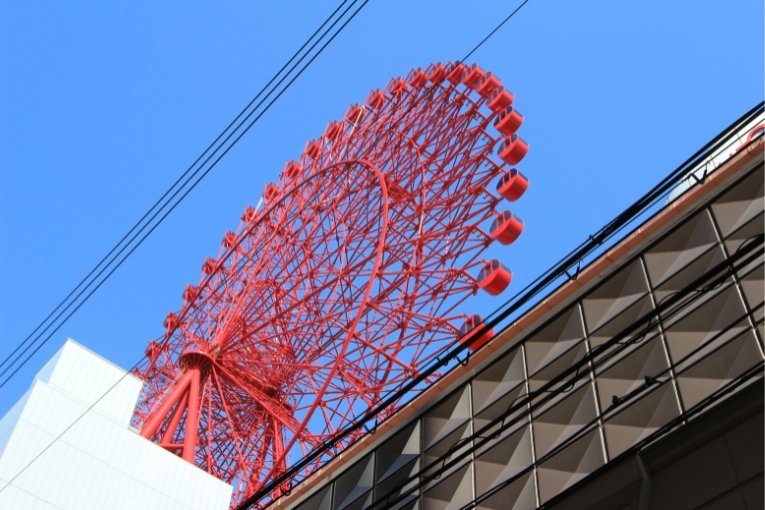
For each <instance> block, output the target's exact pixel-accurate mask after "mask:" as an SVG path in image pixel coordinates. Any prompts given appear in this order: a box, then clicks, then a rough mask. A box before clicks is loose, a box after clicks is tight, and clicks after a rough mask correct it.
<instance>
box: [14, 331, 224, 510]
mask: <svg viewBox="0 0 765 510" xmlns="http://www.w3.org/2000/svg"><path fill="white" fill-rule="evenodd" d="M140 391H141V381H140V380H139V379H138V378H136V377H134V376H132V375H130V374H126V372H125V371H124V370H122V369H121V368H119V367H117V366H115V365H113V364H111V363H110V362H108V361H106V360H105V359H103V358H101V357H99V356H98V355H96V354H95V353H93V352H91V351H89V350H87V349H85V348H84V347H83V346H81V345H79V344H77V343H76V342H74V341H72V340H67V341H66V343H65V344H64V345H63V347H61V349H60V350H59V351H58V352H57V353H56V355H55V356H53V358H52V359H51V360H50V361H48V363H47V364H46V365H45V366H44V367H43V368H42V369H41V370H40V372H39V373H38V374H37V376H36V377H35V381H34V383H33V384H32V387H31V388H30V389H29V391H28V392H27V393H26V394H25V395H24V397H23V398H21V399H20V400H19V401H18V402H17V403H16V405H15V406H14V407H13V408H12V409H11V410H10V411H9V412H8V413H7V414H6V415H5V416H4V417H3V418H2V419H0V508H2V509H7V510H11V509H13V510H15V509H23V510H26V509H40V510H43V509H44V510H51V509H65V510H69V509H72V510H74V509H76V510H84V509H105V508H109V509H126V510H127V509H131V510H132V509H147V510H148V509H162V510H165V509H205V510H208V509H213V510H214V509H220V510H224V509H227V508H228V507H229V502H230V498H231V486H230V485H228V484H226V483H224V482H222V481H220V480H218V479H217V478H215V477H213V476H211V475H209V474H208V473H206V472H204V471H202V470H201V469H199V468H197V467H196V466H194V465H192V464H190V463H188V462H186V461H184V460H182V459H181V458H179V457H177V456H175V455H173V454H172V453H170V452H168V451H166V450H164V449H162V448H160V447H159V446H157V445H155V444H154V443H152V442H150V441H147V440H146V439H144V438H142V437H141V436H140V435H139V434H138V432H137V431H136V430H134V429H133V428H131V427H130V418H131V415H132V413H133V409H134V408H135V405H136V401H137V399H138V396H139V393H140ZM104 394H106V396H103V395H104ZM102 396H103V398H102ZM99 399H100V400H99ZM91 406H92V409H89V408H90V407H91ZM83 413H84V414H83ZM59 436H61V437H59Z"/></svg>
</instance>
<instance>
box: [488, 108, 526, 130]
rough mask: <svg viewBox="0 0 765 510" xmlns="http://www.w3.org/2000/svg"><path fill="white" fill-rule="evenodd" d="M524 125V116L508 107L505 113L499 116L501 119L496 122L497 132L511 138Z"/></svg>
mask: <svg viewBox="0 0 765 510" xmlns="http://www.w3.org/2000/svg"><path fill="white" fill-rule="evenodd" d="M522 123H523V115H521V114H520V113H518V111H517V110H516V109H515V108H513V107H512V106H510V107H508V108H507V109H506V110H505V111H503V112H502V113H500V114H499V117H498V118H497V120H496V121H494V127H495V128H497V131H499V132H500V133H502V134H503V135H505V136H510V135H512V134H513V133H515V132H516V131H518V128H519V127H521V124H522Z"/></svg>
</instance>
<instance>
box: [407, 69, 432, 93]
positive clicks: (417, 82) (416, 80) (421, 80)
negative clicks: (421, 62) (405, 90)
mask: <svg viewBox="0 0 765 510" xmlns="http://www.w3.org/2000/svg"><path fill="white" fill-rule="evenodd" d="M426 83H428V75H427V74H426V73H425V71H423V70H422V69H417V70H416V71H415V72H414V74H413V75H412V79H411V80H409V84H410V85H411V86H412V87H417V88H419V87H422V86H424V85H425V84H426Z"/></svg>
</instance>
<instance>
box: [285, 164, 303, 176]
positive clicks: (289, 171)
mask: <svg viewBox="0 0 765 510" xmlns="http://www.w3.org/2000/svg"><path fill="white" fill-rule="evenodd" d="M282 173H283V174H284V177H286V178H287V179H295V178H297V177H299V176H300V174H302V173H303V167H302V166H300V165H299V164H298V163H296V162H294V161H287V164H286V165H284V170H283V172H282Z"/></svg>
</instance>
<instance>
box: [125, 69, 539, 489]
mask: <svg viewBox="0 0 765 510" xmlns="http://www.w3.org/2000/svg"><path fill="white" fill-rule="evenodd" d="M512 99H513V97H512V95H511V94H510V93H509V92H507V91H506V90H504V88H503V87H502V86H501V84H500V82H499V81H498V80H497V78H496V77H494V76H492V75H491V74H490V73H486V72H484V71H483V70H481V69H480V68H478V67H476V66H472V67H467V66H465V65H463V64H461V63H453V64H446V65H442V64H435V65H432V66H430V67H429V68H428V69H427V70H420V69H417V70H413V71H411V72H410V73H409V74H408V75H407V76H406V77H405V78H397V79H394V80H391V82H390V83H389V85H388V87H387V88H386V90H384V91H372V92H371V93H370V95H369V97H368V99H367V101H366V103H365V104H364V105H353V106H351V107H350V109H349V110H348V113H347V115H346V116H345V118H344V119H343V120H342V121H339V122H331V123H330V124H329V125H328V126H327V128H326V131H325V132H324V135H323V136H321V137H320V138H318V139H316V140H313V141H310V142H309V143H308V144H307V146H306V149H305V151H304V152H303V154H302V156H301V157H300V159H298V160H296V161H293V162H289V163H287V165H286V166H285V169H284V171H283V172H282V174H281V175H280V178H279V180H278V182H277V183H275V184H271V185H268V186H267V187H266V189H265V191H264V193H263V199H262V203H261V204H260V207H259V208H251V207H248V208H247V209H246V210H245V212H244V216H243V217H242V222H241V224H240V225H239V228H238V229H237V230H236V231H235V232H228V233H226V234H225V236H224V239H223V245H222V247H221V249H220V252H219V253H218V256H217V257H215V258H210V259H208V260H206V261H205V262H204V265H203V268H202V277H201V280H200V282H199V284H198V285H196V286H193V285H189V286H188V287H187V288H186V290H185V292H184V293H183V298H184V304H183V307H182V308H181V310H180V311H179V312H177V313H171V314H169V315H168V317H167V319H166V321H165V326H166V328H167V332H166V334H165V336H164V337H162V338H160V339H158V340H156V341H153V342H151V343H150V344H149V347H148V349H147V352H146V354H147V357H146V361H145V363H144V365H143V366H142V367H141V368H140V370H139V371H138V372H139V374H140V375H141V377H142V378H143V379H144V380H145V381H146V384H145V388H144V394H143V397H142V399H141V403H140V405H139V407H138V409H137V410H136V418H135V422H136V424H137V425H139V426H140V427H141V433H142V435H144V436H145V437H147V438H150V439H152V440H153V441H155V442H157V443H159V444H160V445H162V446H163V447H164V448H166V449H168V450H170V451H173V452H176V453H177V454H178V455H180V456H182V457H183V458H185V459H187V460H188V461H190V462H193V463H195V464H196V465H197V466H199V467H200V468H202V469H205V470H207V471H208V472H210V473H212V474H213V475H215V476H217V477H219V478H220V479H222V480H224V481H226V482H229V483H231V484H232V485H233V486H234V502H236V501H240V500H241V499H242V498H243V497H245V496H247V495H249V494H252V493H254V492H255V491H257V490H258V489H259V488H261V487H262V486H263V485H264V484H265V483H266V482H268V481H269V480H271V479H273V478H274V477H275V476H278V475H280V474H281V473H283V472H284V471H285V470H286V469H288V468H289V466H290V465H291V464H293V463H294V462H296V461H297V460H299V459H300V458H302V457H303V456H304V455H305V454H306V453H308V452H309V451H311V450H312V449H314V448H315V447H317V446H318V445H320V444H322V443H323V442H324V441H325V440H327V439H328V438H331V437H333V435H335V434H336V433H337V432H338V431H339V430H341V429H342V428H343V427H344V426H346V425H347V424H348V423H350V422H351V421H352V419H353V417H354V416H357V415H359V414H361V412H362V411H364V410H366V409H368V408H369V407H370V406H374V405H375V404H376V403H378V402H379V401H380V400H381V398H382V397H383V396H384V395H386V393H388V392H390V391H391V389H393V388H396V387H398V386H399V385H401V384H402V383H403V382H405V381H407V380H408V379H409V378H411V377H412V376H413V375H415V374H418V370H419V369H420V367H422V366H424V364H425V363H427V362H428V360H431V359H433V356H436V355H437V354H438V353H439V352H443V351H444V350H446V349H449V348H450V347H453V346H454V342H455V341H456V340H458V339H463V340H464V339H465V338H467V337H468V336H469V335H468V334H467V333H469V331H471V330H472V329H473V328H474V327H477V326H479V325H480V323H481V319H480V317H477V316H471V317H467V321H465V319H466V316H465V315H462V314H461V313H460V311H459V308H460V304H461V303H462V302H463V301H464V300H465V299H466V298H468V297H469V296H471V295H473V294H475V293H476V292H477V291H478V290H479V289H480V288H484V289H485V290H487V291H489V292H491V293H492V294H496V293H498V292H499V291H501V290H502V289H503V288H504V287H506V286H507V284H508V283H509V280H510V273H509V271H507V270H505V269H504V268H503V267H502V266H501V265H500V264H499V263H498V262H497V261H494V263H493V264H492V263H491V262H488V263H487V262H486V261H484V260H482V259H481V254H482V252H483V251H484V250H485V249H486V248H487V247H488V246H489V245H490V243H492V242H494V241H495V240H498V241H500V242H503V243H505V244H507V243H509V242H512V241H513V240H514V239H515V238H516V237H517V236H518V234H520V231H521V228H522V223H521V222H520V221H519V220H518V219H517V218H515V217H514V216H513V215H512V213H509V212H508V211H498V210H497V208H498V206H499V205H500V204H501V202H502V201H503V197H505V198H508V199H515V198H518V197H519V196H520V195H521V194H522V193H523V191H524V190H525V187H526V184H527V181H526V180H525V178H523V176H522V175H521V174H519V173H518V172H517V171H516V170H515V169H510V168H509V166H510V165H511V164H515V163H517V162H518V161H520V159H521V158H522V157H523V155H525V152H526V149H527V146H526V144H525V143H524V142H523V141H522V140H521V139H520V138H518V137H517V136H516V135H515V130H516V129H517V128H518V126H519V125H520V123H521V120H522V117H521V116H520V115H519V114H518V113H517V112H516V111H515V110H513V108H512V106H511V103H512ZM495 154H496V155H495ZM497 182H498V183H499V184H497ZM492 220H493V223H492ZM463 322H464V323H465V326H463V328H462V333H460V331H459V329H458V328H459V325H460V324H462V323H463ZM455 323H456V325H455ZM480 340H481V341H480V342H474V345H473V347H475V346H476V345H478V344H479V343H482V342H483V341H485V340H486V339H480ZM389 412H390V411H389ZM356 438H357V436H350V437H348V438H346V439H345V440H343V441H341V442H340V444H338V445H337V447H336V448H335V449H334V451H332V452H330V453H328V454H327V455H326V456H324V457H320V458H317V460H316V462H315V463H313V464H311V465H310V466H308V467H306V468H305V469H304V470H303V471H302V473H301V476H305V475H307V474H309V473H310V472H311V471H313V470H315V469H316V468H317V467H318V465H319V464H320V463H321V462H323V461H324V460H326V459H327V458H328V457H330V456H332V455H334V454H336V453H337V452H339V451H340V450H342V449H343V448H344V447H345V446H347V445H348V444H349V442H351V441H353V440H354V439H356ZM282 490H284V489H283V488H282V489H277V490H276V491H275V493H274V494H272V497H273V498H275V497H278V496H279V494H280V492H281V491H282Z"/></svg>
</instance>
